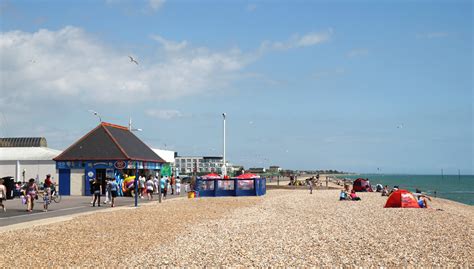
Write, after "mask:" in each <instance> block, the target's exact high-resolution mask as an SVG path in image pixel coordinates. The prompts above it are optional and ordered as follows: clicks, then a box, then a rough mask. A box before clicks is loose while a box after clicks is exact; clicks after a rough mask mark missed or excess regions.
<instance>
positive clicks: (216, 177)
mask: <svg viewBox="0 0 474 269" xmlns="http://www.w3.org/2000/svg"><path fill="white" fill-rule="evenodd" d="M220 178H221V176H219V175H218V174H215V173H210V174H207V175H204V176H202V179H220Z"/></svg>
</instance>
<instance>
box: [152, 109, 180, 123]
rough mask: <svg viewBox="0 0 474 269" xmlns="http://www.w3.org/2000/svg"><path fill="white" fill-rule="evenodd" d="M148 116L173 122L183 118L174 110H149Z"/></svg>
mask: <svg viewBox="0 0 474 269" xmlns="http://www.w3.org/2000/svg"><path fill="white" fill-rule="evenodd" d="M146 114H147V115H148V116H151V117H154V118H158V119H162V120H171V119H175V118H180V117H182V116H183V114H182V113H181V112H180V111H178V110H173V109H161V110H158V109H149V110H147V111H146Z"/></svg>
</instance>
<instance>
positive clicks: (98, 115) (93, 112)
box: [89, 109, 102, 122]
mask: <svg viewBox="0 0 474 269" xmlns="http://www.w3.org/2000/svg"><path fill="white" fill-rule="evenodd" d="M89 112H90V113H92V114H94V116H96V117H98V118H99V122H102V118H101V117H100V114H99V112H97V111H94V110H91V109H89Z"/></svg>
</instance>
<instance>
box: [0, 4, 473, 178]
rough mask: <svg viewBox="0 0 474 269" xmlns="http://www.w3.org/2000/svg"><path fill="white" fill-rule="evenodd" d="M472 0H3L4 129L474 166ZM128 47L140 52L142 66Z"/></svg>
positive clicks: (318, 162) (412, 165) (419, 166)
mask: <svg viewBox="0 0 474 269" xmlns="http://www.w3.org/2000/svg"><path fill="white" fill-rule="evenodd" d="M472 11H473V7H472V2H471V1H225V2H224V1H164V0H160V1H159V0H151V1H129V0H105V1H99V0H96V1H4V0H2V1H0V12H1V13H0V23H1V37H0V47H1V49H0V61H1V62H0V64H1V78H0V79H1V88H0V90H1V95H0V111H1V112H2V114H1V115H0V135H1V136H45V137H46V138H47V139H48V143H49V146H50V147H52V148H56V149H64V148H66V147H67V146H69V145H70V144H72V143H73V142H74V141H75V140H77V139H78V138H79V137H81V136H82V135H83V134H85V133H86V132H87V131H89V130H90V129H92V128H93V127H95V126H96V125H97V123H98V120H97V118H95V117H94V116H93V115H92V114H91V113H90V112H89V110H95V111H98V112H99V113H100V114H101V116H102V119H103V120H104V121H107V122H112V123H116V124H123V125H126V124H127V121H128V117H129V116H131V117H132V118H133V121H134V125H135V127H137V128H142V129H143V130H144V131H143V132H140V133H138V134H137V135H138V136H139V137H140V138H142V139H143V140H144V141H145V142H146V143H148V144H149V145H150V146H153V147H159V148H164V147H165V145H166V148H168V149H173V150H176V151H178V153H179V154H180V155H220V154H222V116H221V113H222V112H226V113H227V115H228V116H227V159H229V160H230V161H231V162H232V163H235V164H243V165H244V166H245V167H261V166H268V165H280V166H282V167H283V168H289V169H338V170H344V171H356V172H376V171H377V168H380V171H382V172H385V173H433V174H438V173H440V171H441V169H444V172H445V174H446V173H452V174H457V171H458V169H461V172H462V173H467V174H472V173H473V172H474V171H473V167H474V163H473V158H474V157H473V152H474V141H473V136H474V126H473V109H472V103H473V101H474V100H473V93H472V92H473V80H472V76H473V70H472V63H473V55H472ZM128 55H132V56H133V57H135V58H136V59H137V60H138V62H139V65H135V64H133V63H131V62H130V61H129V59H128Z"/></svg>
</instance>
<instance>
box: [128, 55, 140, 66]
mask: <svg viewBox="0 0 474 269" xmlns="http://www.w3.org/2000/svg"><path fill="white" fill-rule="evenodd" d="M128 58H130V62H132V63H135V64H136V65H138V62H137V60H135V58H133V57H132V56H130V55H128Z"/></svg>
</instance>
